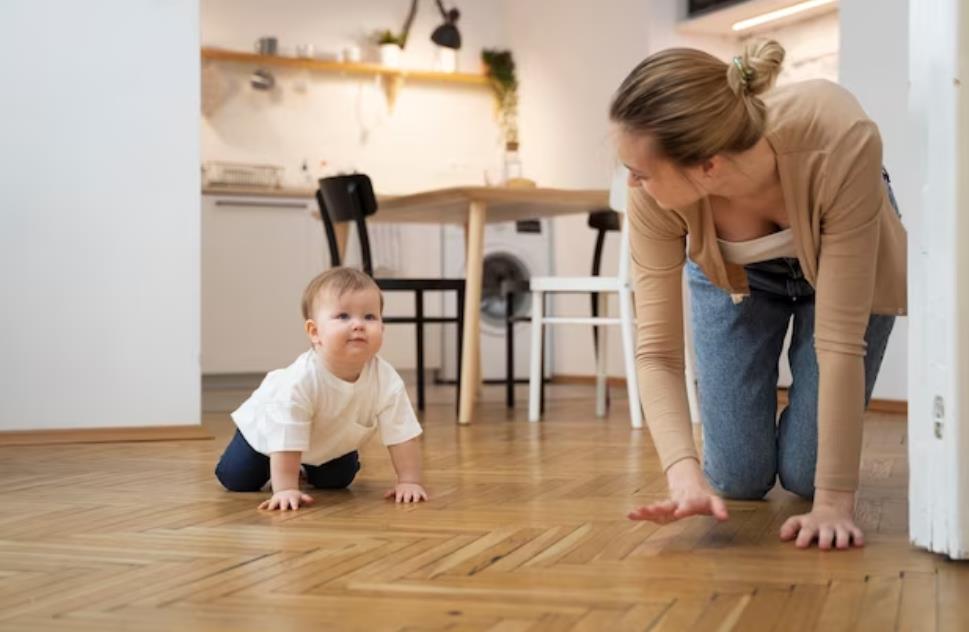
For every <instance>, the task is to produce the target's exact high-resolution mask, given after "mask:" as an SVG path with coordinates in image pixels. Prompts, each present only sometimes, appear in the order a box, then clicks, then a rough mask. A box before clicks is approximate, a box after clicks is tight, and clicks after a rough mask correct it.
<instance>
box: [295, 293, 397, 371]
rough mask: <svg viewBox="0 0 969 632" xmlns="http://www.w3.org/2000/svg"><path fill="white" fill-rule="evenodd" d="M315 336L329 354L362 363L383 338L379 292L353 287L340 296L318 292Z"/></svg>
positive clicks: (338, 358) (314, 343)
mask: <svg viewBox="0 0 969 632" xmlns="http://www.w3.org/2000/svg"><path fill="white" fill-rule="evenodd" d="M315 320H316V336H315V337H314V336H312V335H311V339H312V342H313V345H314V347H315V346H319V347H320V348H322V350H323V352H324V353H326V355H327V356H328V357H329V358H332V359H334V360H338V361H341V362H353V363H357V362H359V363H360V364H363V363H364V362H366V361H367V360H369V359H370V358H372V357H373V356H374V355H376V354H377V352H378V351H380V346H381V344H383V340H384V323H383V321H382V320H381V318H380V293H379V292H378V291H377V290H373V289H370V290H355V291H350V292H346V293H344V294H343V296H336V294H335V293H329V294H326V295H324V296H321V297H320V298H319V300H318V301H317V306H316V314H315Z"/></svg>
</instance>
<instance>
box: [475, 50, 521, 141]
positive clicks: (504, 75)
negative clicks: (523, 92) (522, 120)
mask: <svg viewBox="0 0 969 632" xmlns="http://www.w3.org/2000/svg"><path fill="white" fill-rule="evenodd" d="M481 61H482V62H483V63H484V65H485V70H486V74H487V75H488V79H489V80H490V81H491V88H492V90H494V92H495V101H496V103H495V105H496V109H497V112H498V124H499V125H500V126H501V129H502V131H503V132H504V135H505V149H506V151H515V152H517V151H518V78H517V77H516V75H515V59H514V57H512V54H511V51H510V50H496V49H487V48H486V49H484V50H483V51H481Z"/></svg>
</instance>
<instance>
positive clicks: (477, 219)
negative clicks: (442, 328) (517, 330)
mask: <svg viewBox="0 0 969 632" xmlns="http://www.w3.org/2000/svg"><path fill="white" fill-rule="evenodd" d="M486 209H487V207H486V205H485V203H484V202H477V201H475V202H471V208H470V210H469V212H468V227H467V232H466V240H467V260H466V264H465V284H466V287H465V292H464V333H463V338H464V357H463V358H462V360H461V392H460V397H461V406H460V410H459V412H458V423H461V424H469V423H471V413H472V411H473V410H474V399H475V395H477V390H478V380H479V379H480V376H481V368H480V365H479V361H480V357H481V356H480V346H481V336H480V334H479V332H480V325H481V280H482V274H483V270H484V227H485V211H486Z"/></svg>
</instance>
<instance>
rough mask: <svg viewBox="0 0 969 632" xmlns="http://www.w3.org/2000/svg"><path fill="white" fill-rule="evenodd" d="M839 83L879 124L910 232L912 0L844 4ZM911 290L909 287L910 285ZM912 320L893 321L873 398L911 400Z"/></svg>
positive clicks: (914, 216) (914, 193)
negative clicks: (909, 85) (909, 373)
mask: <svg viewBox="0 0 969 632" xmlns="http://www.w3.org/2000/svg"><path fill="white" fill-rule="evenodd" d="M840 12H841V54H840V69H839V74H840V83H841V84H842V85H843V86H845V87H846V88H848V89H849V90H851V92H852V93H854V95H855V96H856V97H858V100H859V101H861V104H862V106H863V107H864V108H865V110H866V111H867V112H868V114H869V115H870V116H871V118H872V119H873V120H874V121H875V122H876V123H877V124H878V128H879V130H880V131H881V135H882V140H883V143H884V148H885V149H884V161H885V166H886V168H887V169H888V171H889V173H890V174H891V178H892V188H893V189H894V191H895V194H896V197H897V199H898V204H899V206H900V208H901V212H902V221H903V222H904V223H905V225H906V227H907V228H908V229H909V231H910V232H911V231H912V230H913V228H914V227H915V226H917V223H918V222H919V220H920V218H921V215H922V209H920V208H919V206H920V204H919V197H918V196H919V186H920V185H919V184H918V183H917V182H916V181H915V180H914V178H913V175H914V174H915V173H916V172H917V170H918V164H917V160H918V158H917V156H916V154H915V152H914V151H913V147H914V141H915V139H914V138H913V135H912V130H911V127H910V122H909V118H908V116H909V115H908V110H907V107H908V104H907V96H906V95H907V94H908V90H909V88H908V70H907V69H908V25H909V18H908V0H855V1H853V2H842V3H841V4H840ZM910 286H911V285H910ZM907 371H908V319H906V318H899V319H897V320H896V321H895V330H894V331H893V333H892V337H891V339H890V340H889V343H888V350H887V351H886V353H885V360H884V362H883V364H882V370H881V373H880V374H879V376H878V382H877V383H876V384H875V392H874V397H876V398H882V399H896V400H905V399H908V379H907Z"/></svg>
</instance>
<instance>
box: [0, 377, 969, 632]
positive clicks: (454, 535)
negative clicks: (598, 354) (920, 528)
mask: <svg viewBox="0 0 969 632" xmlns="http://www.w3.org/2000/svg"><path fill="white" fill-rule="evenodd" d="M502 393H503V391H502V390H501V389H500V388H491V387H488V388H487V389H486V393H485V398H484V401H483V403H482V404H480V406H479V409H478V411H479V414H478V421H477V422H476V423H474V424H473V425H471V426H467V427H461V426H457V425H456V424H455V423H454V406H453V399H452V398H453V389H452V388H443V387H437V388H432V389H431V392H430V394H429V395H430V397H429V401H430V404H429V406H428V411H427V413H426V414H425V415H424V420H423V421H424V424H425V439H424V451H425V468H426V479H427V486H428V488H429V490H430V493H431V495H432V501H431V502H430V503H427V504H421V505H416V506H397V505H394V504H393V503H389V502H385V501H384V500H383V492H384V490H385V489H386V487H387V485H388V483H389V482H390V481H391V480H392V469H391V467H390V460H389V457H388V455H387V454H386V450H385V449H383V448H382V447H381V446H380V445H379V443H378V442H373V443H371V444H370V445H368V446H366V447H365V448H364V449H363V451H362V459H361V460H362V462H363V469H362V471H361V473H360V475H359V478H358V479H357V480H356V481H355V482H354V484H353V486H352V487H351V489H350V490H345V491H328V492H323V491H317V490H311V491H310V493H311V494H312V495H313V496H314V497H315V498H316V504H315V505H313V506H312V507H310V508H308V509H306V510H300V511H298V512H290V513H286V514H278V513H277V514H268V513H262V512H259V511H257V510H256V509H255V507H256V505H257V504H258V502H259V500H260V499H261V498H263V497H264V495H263V494H231V493H228V492H225V491H223V490H222V489H221V487H220V486H219V485H218V483H217V482H216V480H215V478H214V476H213V474H212V470H213V467H214V465H215V462H216V460H217V459H218V456H219V454H220V453H221V450H222V449H223V447H224V445H225V443H226V441H227V439H228V437H229V434H230V432H231V430H232V427H231V421H230V420H229V418H228V415H227V414H226V412H224V410H223V411H213V412H208V413H206V415H205V428H206V430H207V431H209V432H211V433H212V434H213V435H215V437H216V439H215V440H214V441H188V440H179V441H160V442H152V443H146V442H128V443H112V444H80V445H39V446H17V447H3V448H0V506H2V507H3V510H2V511H0V630H31V631H33V630H79V631H82V630H83V631H86V630H92V631H94V630H97V631H103V630H139V631H141V630H166V631H167V630H229V629H231V630H233V631H246V630H260V631H264V630H302V629H307V630H367V631H372V630H378V631H379V630H387V631H394V632H398V631H404V630H422V631H429V630H452V631H454V630H481V631H490V632H515V631H529V632H534V631H537V630H575V631H582V630H596V631H598V630H608V631H612V630H618V631H625V630H630V631H632V630H650V631H657V630H783V631H788V630H825V631H827V630H890V629H897V630H945V631H957V630H967V629H969V603H967V599H966V597H967V596H969V565H967V564H965V563H956V562H950V561H947V560H945V559H944V558H942V557H940V556H936V555H932V554H929V553H926V552H924V551H920V550H917V549H915V548H913V547H912V546H911V545H909V543H908V539H907V523H908V518H907V513H906V512H907V502H906V493H907V475H908V467H907V461H906V445H905V422H904V418H902V417H900V416H893V415H885V414H870V415H869V417H868V420H867V423H866V431H865V432H866V434H865V447H864V454H863V459H862V491H861V494H860V501H859V521H860V522H861V524H862V525H863V526H864V528H865V529H866V530H867V533H866V540H867V543H868V545H867V547H865V548H864V549H861V550H854V551H850V552H820V551H817V550H810V551H800V550H796V549H795V548H794V547H793V546H791V545H790V544H786V543H782V542H780V541H779V539H778V537H777V531H778V529H779V527H780V525H781V524H782V523H783V521H784V520H785V519H786V518H787V517H788V516H789V515H791V514H792V513H795V512H800V511H804V510H805V509H806V508H807V507H808V504H807V503H805V502H804V501H801V500H799V499H797V498H795V497H793V496H791V495H790V494H788V493H786V492H785V491H783V490H782V489H779V488H778V489H775V490H773V491H772V492H771V493H770V494H769V496H768V499H767V500H766V501H764V502H730V503H728V506H729V509H730V511H731V520H730V521H728V522H727V523H723V524H718V523H716V522H715V521H713V520H712V519H705V518H694V519H691V520H687V521H682V522H679V523H674V524H670V525H664V526H657V525H653V524H649V523H638V522H637V523H634V522H629V521H627V520H626V519H625V518H624V515H625V513H626V512H627V511H628V510H629V509H630V508H632V507H633V506H634V505H636V504H638V503H643V502H647V501H649V500H651V499H655V498H660V497H661V496H662V493H663V490H664V480H663V476H662V473H661V472H660V469H659V463H658V460H657V459H656V456H655V454H654V452H653V448H652V444H651V442H650V441H649V438H648V435H647V434H646V433H644V432H642V431H633V430H631V429H630V428H629V427H628V422H627V421H626V417H625V415H624V412H625V407H624V404H623V401H622V393H621V390H620V389H614V390H613V395H614V398H615V399H614V401H613V404H612V408H611V412H610V416H609V417H608V418H606V419H604V420H600V419H596V418H595V416H594V414H593V411H594V404H593V399H592V395H593V393H592V388H591V387H589V386H587V385H571V384H567V385H552V386H551V387H550V388H549V399H548V412H547V415H546V419H545V421H543V422H542V423H540V424H529V423H528V422H526V421H525V414H526V411H525V401H524V400H521V401H520V402H519V406H518V408H516V409H515V410H514V411H511V412H508V411H506V410H505V408H504V407H503V405H502V404H501V397H502ZM244 395H245V393H242V392H240V393H225V392H222V393H219V394H218V397H217V398H216V399H219V401H221V402H222V405H221V407H222V408H224V409H230V408H231V405H232V404H233V403H234V402H237V401H238V400H239V399H240V398H241V397H244ZM212 408H213V406H212V405H210V406H208V407H207V410H210V411H211V410H212Z"/></svg>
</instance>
